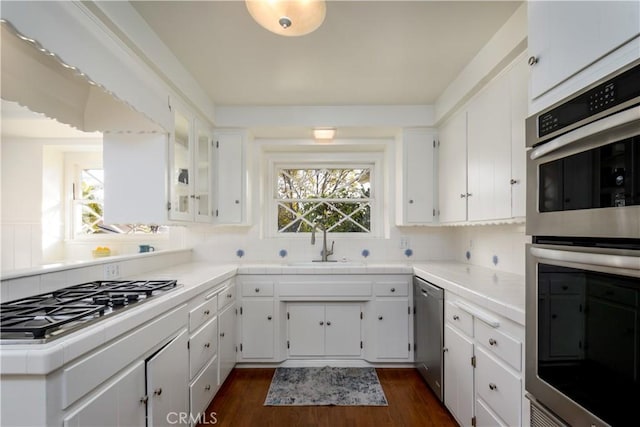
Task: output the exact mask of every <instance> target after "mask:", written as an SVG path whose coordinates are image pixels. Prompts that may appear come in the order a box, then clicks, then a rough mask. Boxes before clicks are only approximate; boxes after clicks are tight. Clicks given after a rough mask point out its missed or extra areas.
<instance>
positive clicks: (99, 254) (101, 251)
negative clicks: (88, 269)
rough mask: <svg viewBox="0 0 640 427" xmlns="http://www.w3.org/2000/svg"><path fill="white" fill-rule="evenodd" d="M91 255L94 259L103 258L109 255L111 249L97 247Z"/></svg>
mask: <svg viewBox="0 0 640 427" xmlns="http://www.w3.org/2000/svg"><path fill="white" fill-rule="evenodd" d="M91 253H92V254H93V257H94V258H103V257H107V256H110V255H111V249H109V248H103V247H100V246H98V247H97V248H95V249H94V250H92V251H91Z"/></svg>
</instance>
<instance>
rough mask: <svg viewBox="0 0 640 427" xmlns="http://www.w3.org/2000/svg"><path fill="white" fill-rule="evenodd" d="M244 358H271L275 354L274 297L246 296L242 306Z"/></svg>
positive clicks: (241, 346) (241, 342) (242, 352)
mask: <svg viewBox="0 0 640 427" xmlns="http://www.w3.org/2000/svg"><path fill="white" fill-rule="evenodd" d="M240 317H241V321H242V339H241V341H240V352H241V354H242V358H243V359H271V358H273V356H274V337H275V327H274V325H275V321H274V319H273V318H274V305H273V298H266V299H262V298H260V299H258V298H246V299H243V300H242V305H241V306H240Z"/></svg>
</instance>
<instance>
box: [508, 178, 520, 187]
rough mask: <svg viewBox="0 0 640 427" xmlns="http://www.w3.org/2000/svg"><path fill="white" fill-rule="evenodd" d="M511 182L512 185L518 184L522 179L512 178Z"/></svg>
mask: <svg viewBox="0 0 640 427" xmlns="http://www.w3.org/2000/svg"><path fill="white" fill-rule="evenodd" d="M509 182H510V183H511V185H516V184H519V183H520V180H519V179H513V178H511V181H509Z"/></svg>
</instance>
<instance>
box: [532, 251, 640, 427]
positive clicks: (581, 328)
mask: <svg viewBox="0 0 640 427" xmlns="http://www.w3.org/2000/svg"><path fill="white" fill-rule="evenodd" d="M537 268H538V272H537V273H538V325H537V326H538V362H537V372H538V376H539V377H540V379H542V380H543V381H545V382H547V383H548V384H550V385H551V386H552V387H554V388H556V389H557V390H558V391H560V392H561V393H563V394H565V395H566V396H568V397H569V398H570V399H572V400H573V401H575V402H576V403H578V404H580V405H581V406H582V407H584V408H585V409H587V410H589V411H590V412H591V413H593V414H594V415H596V416H598V417H599V418H601V419H602V420H604V421H605V422H607V423H609V424H611V425H614V426H615V425H621V426H628V425H636V424H637V421H638V410H639V406H640V279H638V278H633V277H626V276H618V275H614V274H605V273H599V272H593V271H588V270H581V269H575V268H567V267H560V266H556V265H550V264H544V263H542V262H540V263H538V267H537Z"/></svg>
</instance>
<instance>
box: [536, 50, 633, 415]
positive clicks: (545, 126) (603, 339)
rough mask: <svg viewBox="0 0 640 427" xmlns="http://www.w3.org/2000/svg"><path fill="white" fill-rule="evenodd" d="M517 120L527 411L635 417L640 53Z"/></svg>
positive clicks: (551, 413)
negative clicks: (522, 137)
mask: <svg viewBox="0 0 640 427" xmlns="http://www.w3.org/2000/svg"><path fill="white" fill-rule="evenodd" d="M526 125H527V146H528V147H531V149H530V150H529V151H528V153H527V156H528V157H527V180H528V181H527V234H528V235H531V236H532V244H531V245H528V246H527V264H526V269H527V271H526V275H527V318H526V321H527V340H526V341H527V348H526V389H527V392H528V393H529V397H530V399H531V401H532V414H534V415H536V416H537V414H542V415H543V416H548V417H549V418H551V419H554V420H555V421H560V422H561V423H567V424H570V425H576V426H578V425H586V426H592V425H595V426H601V425H614V426H628V425H637V423H638V411H639V409H638V405H640V61H638V62H635V63H633V64H630V65H629V66H627V67H625V68H623V69H621V70H619V71H618V72H616V73H614V74H613V75H611V76H608V77H607V78H605V79H602V80H601V81H599V82H596V83H595V84H593V85H591V86H589V87H587V88H585V89H584V90H582V91H580V92H579V93H576V94H574V95H572V96H571V97H569V98H568V99H566V100H563V101H561V102H559V103H557V104H555V105H553V106H552V107H550V108H548V109H546V110H544V111H542V112H540V113H538V114H535V115H533V116H531V117H529V118H528V119H527V124H526ZM545 414H546V415H545ZM534 424H536V422H534Z"/></svg>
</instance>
